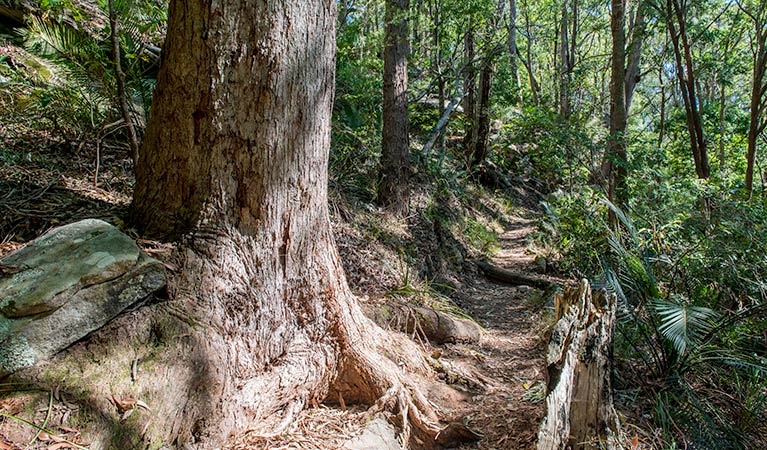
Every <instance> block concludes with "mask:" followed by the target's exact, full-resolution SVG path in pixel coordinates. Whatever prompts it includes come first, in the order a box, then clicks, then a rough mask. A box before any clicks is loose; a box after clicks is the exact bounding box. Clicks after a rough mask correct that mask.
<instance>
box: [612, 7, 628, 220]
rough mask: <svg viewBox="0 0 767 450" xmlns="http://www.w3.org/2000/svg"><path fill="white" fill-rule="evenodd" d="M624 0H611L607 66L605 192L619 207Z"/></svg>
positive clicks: (622, 193) (623, 160)
mask: <svg viewBox="0 0 767 450" xmlns="http://www.w3.org/2000/svg"><path fill="white" fill-rule="evenodd" d="M625 5H626V3H625V0H612V5H611V11H610V31H611V34H612V45H613V47H612V64H611V70H610V137H609V139H608V141H607V152H608V154H609V157H608V162H609V164H610V171H609V177H608V196H609V198H610V200H611V201H612V202H613V203H615V204H616V205H618V206H619V207H625V206H626V203H627V192H626V172H627V164H628V162H627V160H628V158H627V155H626V136H625V134H626V69H625V61H626V31H625V26H626V10H625Z"/></svg>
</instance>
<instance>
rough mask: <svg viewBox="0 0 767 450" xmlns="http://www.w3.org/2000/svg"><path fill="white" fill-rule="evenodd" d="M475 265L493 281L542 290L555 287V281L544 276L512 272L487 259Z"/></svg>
mask: <svg viewBox="0 0 767 450" xmlns="http://www.w3.org/2000/svg"><path fill="white" fill-rule="evenodd" d="M477 267H479V268H480V269H481V270H482V272H483V273H484V274H485V276H486V277H488V278H490V279H492V280H495V281H500V282H501V283H506V284H511V285H513V286H532V287H535V288H538V289H542V290H548V289H551V288H554V287H556V284H555V283H552V282H551V281H548V280H546V279H544V278H540V277H535V276H530V275H525V274H522V273H519V272H512V271H511V270H508V269H503V268H500V267H498V266H494V265H492V264H490V263H489V262H487V261H478V262H477Z"/></svg>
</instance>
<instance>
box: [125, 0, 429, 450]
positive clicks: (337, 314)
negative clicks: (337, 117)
mask: <svg viewBox="0 0 767 450" xmlns="http://www.w3.org/2000/svg"><path fill="white" fill-rule="evenodd" d="M335 8H336V2H335V1H321V0H281V1H273V0H269V1H266V0H261V1H258V2H256V3H255V4H254V3H253V2H243V1H241V0H223V1H217V2H213V1H212V0H173V1H171V3H170V11H169V14H170V20H169V24H168V37H167V40H166V43H165V47H164V51H163V56H162V68H161V71H160V76H159V79H158V87H157V91H156V93H155V97H154V104H153V107H152V110H151V118H150V123H149V128H148V129H147V133H146V139H145V141H144V147H143V149H142V152H141V155H140V159H139V165H138V170H137V181H136V183H137V184H136V192H135V198H134V203H133V210H134V218H135V220H137V222H138V224H139V226H140V228H141V229H142V230H143V231H144V233H145V234H147V235H150V236H154V237H158V238H174V237H176V238H178V237H181V238H183V239H182V241H181V242H182V246H181V247H180V250H179V252H178V255H177V256H178V258H179V261H180V270H179V272H178V274H177V276H176V279H175V280H174V282H173V283H172V286H173V289H172V294H173V296H174V298H173V300H172V302H173V304H174V305H176V306H177V307H178V308H176V309H179V310H183V311H184V315H185V316H187V318H188V319H187V321H188V323H190V324H193V326H191V327H190V330H189V335H190V339H192V340H193V342H195V345H194V347H193V351H192V352H190V353H189V354H184V355H183V356H182V357H186V358H190V359H192V360H193V361H194V369H193V370H195V371H198V372H199V374H198V375H199V376H198V377H197V378H196V379H198V380H199V381H198V382H196V383H193V384H192V385H190V386H188V387H186V388H182V387H177V388H176V389H175V390H174V391H173V394H174V395H173V396H170V394H169V396H168V398H162V399H158V400H156V402H157V403H158V404H163V407H164V408H166V410H167V411H169V414H171V415H172V416H173V417H162V420H163V421H166V422H167V425H168V426H167V429H168V430H169V431H168V433H169V434H171V436H169V438H170V439H177V443H178V444H179V446H182V445H183V444H184V443H185V442H197V443H198V444H197V445H198V446H200V447H201V448H213V447H214V446H218V445H220V444H221V442H222V440H224V439H226V437H227V435H228V434H229V433H231V432H236V431H242V430H244V429H245V428H247V427H255V429H256V430H259V431H261V432H264V433H269V432H273V431H279V430H281V429H284V428H285V427H286V426H287V425H288V424H289V423H290V419H291V417H292V415H293V414H295V413H296V412H297V411H299V410H300V409H301V408H303V407H304V406H305V405H307V404H309V403H314V402H316V401H322V400H323V399H325V398H326V397H327V396H328V395H330V396H331V397H332V398H338V396H339V395H342V396H343V398H344V399H346V401H347V403H350V402H365V403H372V402H375V401H376V400H377V399H378V403H377V405H379V406H380V407H389V408H396V406H397V405H398V406H399V410H400V411H401V412H402V416H403V417H402V419H403V426H404V429H403V433H404V438H405V439H407V436H408V432H409V430H410V428H409V424H413V425H415V428H414V430H416V431H419V436H420V438H421V439H425V440H426V442H427V443H428V442H430V441H428V440H427V438H428V437H433V435H429V433H433V432H434V430H436V428H435V425H434V423H433V421H430V419H428V418H427V417H426V416H424V415H423V414H422V413H421V412H426V413H429V414H427V416H429V417H431V418H433V417H434V416H432V415H431V409H430V407H429V406H428V405H427V403H426V402H425V401H423V397H422V396H420V395H419V394H418V393H417V390H416V391H412V392H414V394H409V393H408V392H410V391H409V390H408V388H407V387H406V385H407V384H408V383H409V379H408V378H407V377H406V376H405V375H403V373H402V372H401V369H400V368H399V367H398V364H400V365H402V367H406V368H409V369H412V370H416V371H422V372H424V373H426V372H427V371H428V369H427V367H426V364H425V362H424V361H423V359H422V358H421V357H420V355H418V352H417V351H416V350H415V347H414V344H412V343H411V342H408V341H406V340H401V341H392V339H391V337H389V336H388V335H386V334H384V332H383V330H381V329H380V328H378V327H375V326H374V325H372V323H371V322H370V321H369V320H368V319H367V318H366V317H365V316H364V315H363V313H362V311H361V309H360V307H359V305H358V304H357V301H356V299H355V298H354V297H353V296H352V294H351V293H350V291H349V288H348V287H347V284H346V280H345V276H344V273H343V269H342V267H341V264H340V261H339V256H338V253H337V251H336V248H335V244H334V241H333V236H332V234H331V229H330V221H329V215H328V210H327V170H328V151H329V147H330V118H331V108H332V103H333V83H334V70H335V67H334V66H335V58H334V52H335V26H336V23H335V20H336V16H335ZM382 345H387V346H389V349H388V350H387V353H386V354H387V355H389V357H383V356H381V353H379V349H378V347H377V346H382ZM398 349H401V350H402V351H403V352H404V354H405V355H407V356H406V357H403V358H402V360H401V361H397V362H396V363H395V362H393V361H392V360H391V359H389V358H396V357H397V356H396V355H397V353H396V350H398ZM415 355H418V356H415ZM165 376H168V375H167V374H166V375H165ZM179 391H180V392H179ZM161 395H163V393H161V392H160V393H157V396H161ZM392 405H394V406H392ZM158 420H160V419H158ZM432 442H433V441H432Z"/></svg>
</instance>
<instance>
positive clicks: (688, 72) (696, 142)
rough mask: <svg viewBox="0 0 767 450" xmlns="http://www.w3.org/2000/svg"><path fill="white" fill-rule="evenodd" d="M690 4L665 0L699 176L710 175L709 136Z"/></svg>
mask: <svg viewBox="0 0 767 450" xmlns="http://www.w3.org/2000/svg"><path fill="white" fill-rule="evenodd" d="M688 8H689V4H687V3H685V4H684V5H682V4H681V3H680V1H679V0H666V6H665V15H666V25H667V26H668V32H669V36H670V37H671V44H672V49H673V51H674V61H675V62H676V75H677V80H678V81H679V90H680V93H681V95H682V101H683V103H684V110H685V116H686V118H687V130H688V132H689V137H690V148H691V150H692V157H693V161H694V163H695V173H696V174H697V175H698V178H708V177H709V174H710V169H709V164H708V149H707V143H706V136H705V134H704V132H703V120H702V118H701V111H700V108H701V105H700V98H699V96H698V84H697V82H696V77H695V65H694V63H693V56H692V48H691V44H690V38H689V36H688V33H687V16H688V12H689V9H688Z"/></svg>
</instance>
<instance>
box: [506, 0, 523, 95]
mask: <svg viewBox="0 0 767 450" xmlns="http://www.w3.org/2000/svg"><path fill="white" fill-rule="evenodd" d="M508 28H509V30H508V32H509V71H510V72H511V89H512V90H513V91H514V92H515V96H516V100H517V101H518V102H519V101H521V100H522V93H521V92H520V91H519V64H518V63H517V61H518V58H519V50H518V48H517V0H509V23H508Z"/></svg>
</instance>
